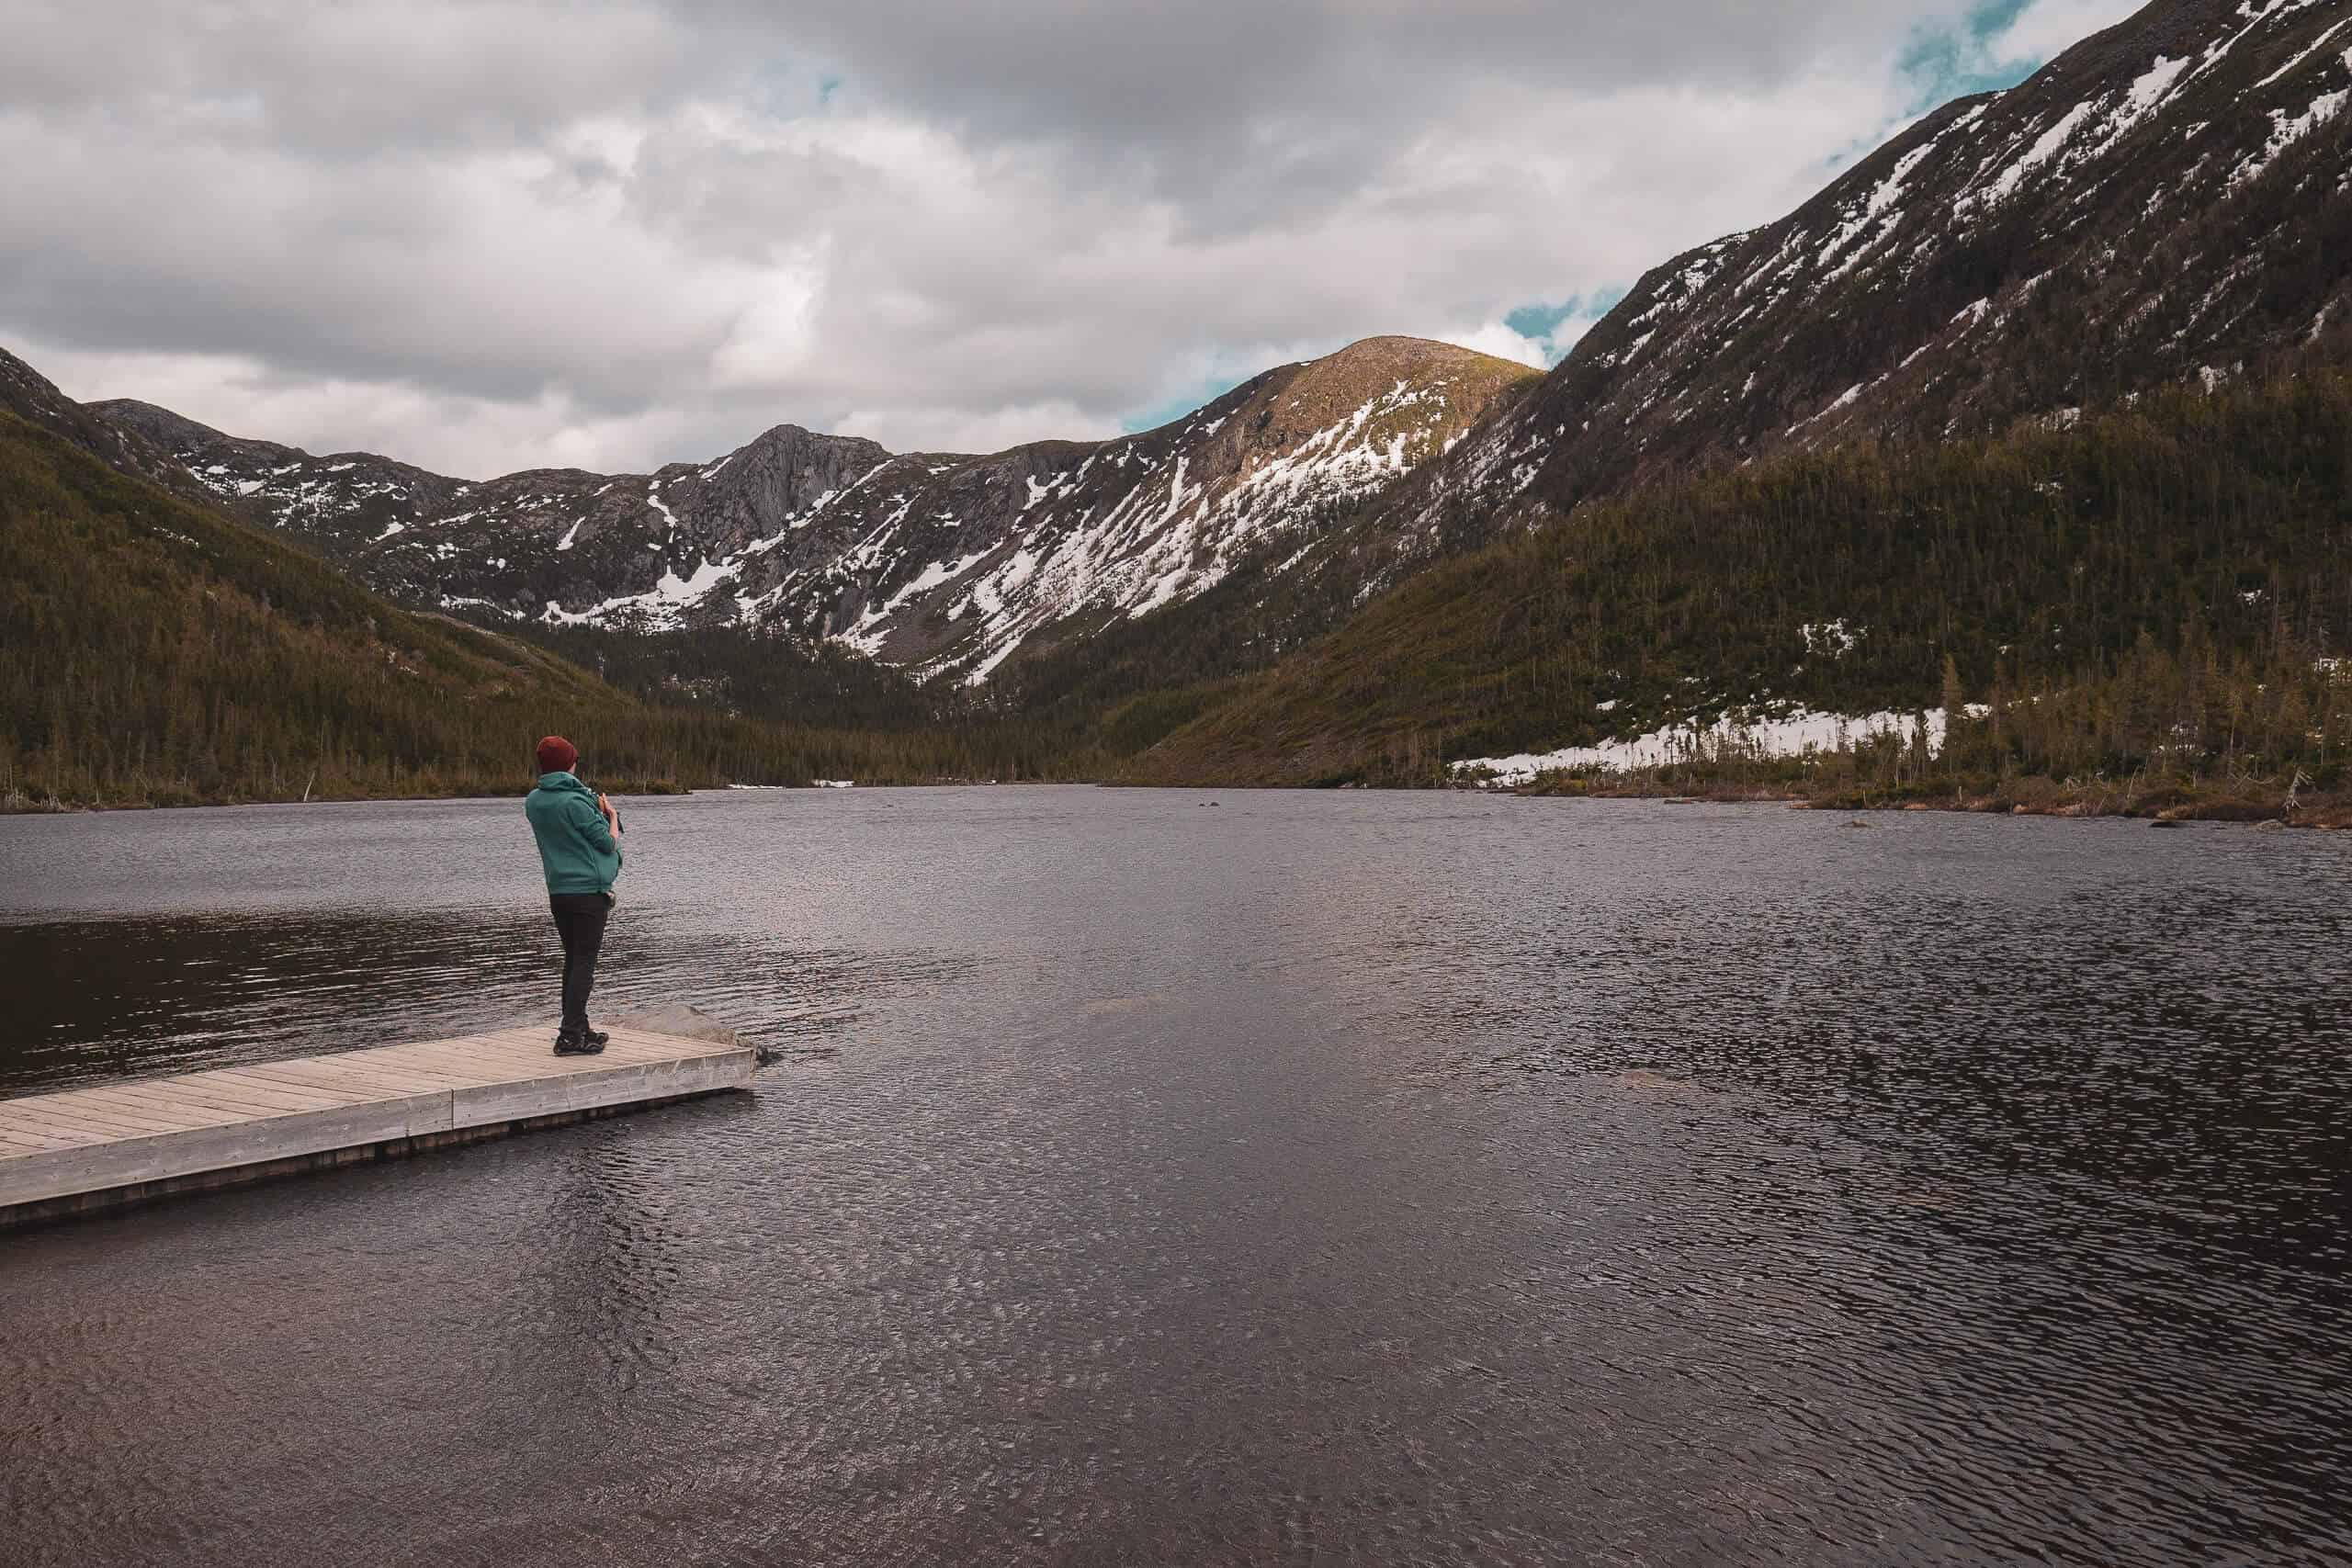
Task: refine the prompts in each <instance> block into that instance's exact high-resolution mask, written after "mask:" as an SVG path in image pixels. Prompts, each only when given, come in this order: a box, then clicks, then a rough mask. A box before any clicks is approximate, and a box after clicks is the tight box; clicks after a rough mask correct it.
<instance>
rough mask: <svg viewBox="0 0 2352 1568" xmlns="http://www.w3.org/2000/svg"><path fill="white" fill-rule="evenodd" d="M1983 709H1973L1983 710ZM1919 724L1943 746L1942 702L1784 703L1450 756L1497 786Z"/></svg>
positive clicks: (1846, 738)
mask: <svg viewBox="0 0 2352 1568" xmlns="http://www.w3.org/2000/svg"><path fill="white" fill-rule="evenodd" d="M1983 711H1984V710H1983V709H1981V708H1979V707H1972V708H1971V709H1970V712H1971V713H1972V714H1973V715H1981V713H1982V712H1983ZM1921 726H1924V727H1925V728H1926V729H1927V732H1928V750H1930V751H1938V750H1942V748H1943V742H1944V732H1945V715H1944V711H1943V710H1942V709H1941V708H1929V709H1928V710H1926V711H1924V712H1921V713H1916V714H1906V713H1873V714H1860V715H1849V714H1835V713H1821V712H1817V711H1815V710H1814V709H1811V708H1801V707H1786V708H1779V709H1777V710H1757V711H1748V712H1741V713H1736V714H1731V715H1726V716H1724V717H1723V718H1721V719H1718V720H1717V721H1715V722H1714V723H1713V724H1711V725H1701V724H1690V725H1679V726H1674V725H1669V726H1668V727H1666V728H1662V729H1655V730H1652V731H1650V732H1649V733H1648V734H1646V735H1637V736H1634V737H1633V738H1632V739H1625V740H1605V741H1603V742H1601V743H1600V745H1598V746H1564V747H1562V748H1560V749H1559V750H1556V751H1544V752H1540V753H1526V752H1523V753H1521V754H1520V755H1518V756H1515V757H1480V758H1477V759H1475V760H1474V761H1466V762H1456V763H1454V764H1453V773H1456V774H1458V775H1463V776H1473V775H1486V776H1489V777H1491V779H1492V781H1493V782H1494V783H1496V784H1505V785H1513V784H1527V783H1530V782H1532V780H1534V779H1535V778H1536V777H1537V776H1538V775H1540V774H1543V773H1565V772H1567V771H1569V770H1572V769H1574V770H1592V771H1599V772H1603V773H1623V772H1631V771H1634V770H1636V769H1640V768H1656V767H1663V766H1665V765H1667V764H1668V763H1670V762H1678V761H1687V760H1689V759H1691V758H1692V757H1694V756H1697V755H1702V754H1706V753H1713V752H1716V751H1720V750H1726V749H1728V750H1739V751H1743V752H1746V753H1747V754H1748V755H1751V756H1758V757H1802V756H1804V755H1805V754H1807V753H1808V752H1818V751H1835V750H1842V749H1844V748H1845V747H1848V746H1850V745H1852V744H1853V743H1854V742H1856V741H1858V740H1866V739H1871V738H1872V737H1875V736H1883V735H1884V736H1894V737H1896V738H1898V739H1903V740H1905V742H1907V741H1908V740H1909V739H1911V737H1912V735H1913V734H1914V732H1915V730H1916V729H1917V728H1919V727H1921Z"/></svg>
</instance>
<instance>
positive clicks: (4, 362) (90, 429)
mask: <svg viewBox="0 0 2352 1568" xmlns="http://www.w3.org/2000/svg"><path fill="white" fill-rule="evenodd" d="M0 410H5V411H6V412H9V413H12V414H15V415H16V416H17V418H19V419H22V420H25V421H27V422H28V423H32V424H36V425H39V426H40V428H42V429H44V430H48V431H51V432H53V433H54V434H59V435H62V436H63V437H65V439H67V440H68V441H71V442H73V443H74V445H75V446H80V447H82V448H83V449H84V450H85V451H87V452H89V453H91V454H93V455H94V456H96V457H97V458H98V459H99V460H100V461H102V462H105V463H107V464H108V465H110V466H111V467H113V468H118V469H120V470H121V471H122V472H124V473H127V474H130V475H133V476H135V477H137V478H139V479H147V480H149V481H151V482H153V483H156V484H161V485H163V486H164V488H165V489H167V490H171V491H176V492H177V493H179V494H182V495H194V494H198V493H201V487H200V486H198V485H197V484H196V483H195V482H194V481H193V480H191V479H189V477H188V474H187V469H185V468H182V467H181V466H180V465H179V464H178V463H177V462H175V461H174V460H173V454H172V452H171V449H170V448H169V447H168V446H164V445H161V444H159V443H156V442H153V441H151V440H149V439H148V438H147V437H146V436H145V435H143V434H141V433H140V432H139V431H138V430H137V429H135V428H131V427H127V426H124V425H122V424H119V423H116V422H115V421H113V420H110V419H107V418H106V417H104V416H103V415H101V414H99V413H96V412H92V411H91V410H90V409H88V408H85V407H84V406H83V405H82V404H80V403H77V402H75V401H74V400H73V399H71V398H69V397H67V396H66V395H65V394H64V393H63V392H62V391H60V390H58V389H57V386H56V384H55V383H54V382H52V381H51V380H50V378H48V377H46V376H43V375H42V374H41V373H40V371H38V370H36V369H34V368H33V367H31V366H29V365H28V364H26V363H25V362H24V361H23V360H21V359H19V358H17V356H16V355H13V354H10V353H9V352H8V351H7V350H6V349H0Z"/></svg>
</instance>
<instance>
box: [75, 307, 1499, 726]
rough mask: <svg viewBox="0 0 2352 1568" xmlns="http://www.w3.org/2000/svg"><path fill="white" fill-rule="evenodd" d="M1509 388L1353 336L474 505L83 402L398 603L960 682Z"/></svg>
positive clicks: (1312, 515) (1397, 467)
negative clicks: (1138, 406) (708, 641)
mask: <svg viewBox="0 0 2352 1568" xmlns="http://www.w3.org/2000/svg"><path fill="white" fill-rule="evenodd" d="M1532 379H1533V377H1532V373H1531V372H1529V371H1528V370H1526V369H1525V368H1524V367H1521V366H1517V365H1513V364H1510V363H1509V362H1507V361H1503V360H1498V359H1493V358H1489V357H1487V356H1486V355H1477V354H1473V353H1470V352H1469V351H1467V350H1464V349H1459V348H1454V347H1452V346H1450V345H1448V344H1436V343H1429V342H1424V341H1422V340H1419V339H1412V338H1374V339H1371V340H1368V341H1366V342H1363V343H1359V344H1354V345H1353V346H1351V347H1349V348H1346V349H1343V350H1341V351H1340V352H1339V353H1337V354H1334V355H1329V357H1327V358H1324V359H1320V360H1316V361H1313V362H1311V363H1307V364H1303V365H1292V366H1285V367H1282V368H1280V369H1277V370H1272V371H1269V372H1267V373H1265V374H1264V375H1262V376H1260V377H1258V378H1256V379H1255V380H1252V381H1250V382H1249V383H1248V384H1246V385H1244V386H1242V387H1239V388H1237V389H1234V390H1233V391H1232V392H1229V393H1227V395H1226V396H1224V397H1222V398H1220V399H1218V400H1216V401H1215V402H1213V403H1211V404H1210V405H1209V406H1207V407H1206V408H1204V409H1201V410H1199V411H1198V412H1194V413H1193V414H1192V415H1190V416H1188V417H1186V418H1184V419H1182V420H1179V421H1177V422H1176V423H1172V424H1169V425H1166V426H1163V427H1162V428H1160V429H1158V430H1154V431H1149V432H1146V433H1144V434H1137V435H1134V436H1129V437H1123V438H1121V439H1118V440H1115V441H1108V442H1099V443H1073V442H1048V443H1043V444H1039V445H1035V446H1023V447H1019V448H1016V449H1014V450H1012V451H1010V452H1003V453H998V454H995V455H993V456H989V457H963V456H944V455H925V454H911V455H899V456H893V455H892V454H890V453H888V452H887V451H885V450H884V449H883V448H882V447H880V446H876V445H875V444H874V443H873V442H870V441H865V440H859V439H854V438H848V437H842V436H831V435H820V434H811V433H810V432H809V431H806V430H802V429H799V428H798V427H797V426H792V425H781V426H778V427H777V428H775V429H774V430H771V431H769V432H768V433H766V434H763V435H762V436H760V437H759V438H758V439H757V440H755V441H753V442H752V443H751V444H750V445H749V446H744V447H742V448H741V449H740V450H738V451H735V452H732V453H729V454H728V455H727V456H726V457H721V458H719V459H718V460H717V461H715V462H711V463H707V464H699V465H692V464H673V465H672V466H670V467H668V468H662V470H661V471H659V472H658V473H654V474H650V475H639V474H629V475H602V474H589V473H583V472H581V471H578V470H539V471H533V472H527V473H519V474H510V475H507V476H505V477H504V478H503V479H492V480H488V481H484V482H481V483H478V484H469V483H467V482H464V481H462V480H458V479H446V478H443V477H441V476H439V475H435V474H429V473H426V472H424V471H423V470H422V469H418V468H410V467H408V466H406V465H404V464H400V463H395V462H392V461H390V460H389V459H386V458H382V457H373V456H370V455H368V454H364V453H340V454H334V455H331V456H328V457H312V456H311V455H310V454H307V453H304V452H301V451H299V450H296V449H294V448H291V447H286V446H276V445H274V444H272V443H268V442H262V441H247V440H240V439H237V438H235V437H232V436H227V435H223V434H220V432H218V431H215V430H212V429H209V427H207V426H204V425H200V424H198V423H194V422H193V421H189V420H186V419H182V418H180V417H179V416H178V415H176V414H174V413H172V412H169V411H167V410H164V409H158V408H154V407H153V406H151V405H148V404H144V403H137V402H129V401H118V402H109V403H101V404H93V405H91V407H92V409H93V410H94V411H95V412H97V413H99V414H102V415H104V416H105V417H106V418H107V419H109V420H112V421H113V422H115V423H117V424H118V425H120V426H122V427H124V428H126V429H129V430H131V431H134V432H136V433H138V434H141V435H143V436H144V437H145V438H146V439H147V440H149V441H151V442H153V443H154V444H155V445H156V446H161V447H162V448H164V449H165V450H167V451H169V452H171V453H172V454H174V455H175V456H176V457H178V458H179V460H180V461H181V462H182V463H184V464H185V465H186V466H187V469H188V470H189V471H190V472H191V473H193V474H194V475H195V476H196V477H197V478H198V479H200V480H201V481H202V482H203V483H204V484H206V485H207V486H209V487H210V489H211V490H212V491H214V492H215V493H217V494H218V495H220V496H221V497H223V498H225V499H229V500H232V501H236V502H242V503H243V504H244V505H245V506H246V507H247V508H248V509H250V510H254V511H257V512H258V513H261V514H262V515H264V516H266V517H267V518H268V519H269V520H270V521H272V522H274V523H276V524H277V525H279V526H281V527H283V528H286V529H288V530H289V531H291V532H295V533H297V534H300V535H303V536H307V537H310V538H311V539H312V540H313V541H314V542H315V543H316V544H317V545H318V547H320V548H322V550H324V551H325V552H326V553H327V554H329V555H330V556H331V557H333V558H336V559H338V560H340V561H342V562H343V563H344V564H345V565H346V566H347V567H349V568H350V569H351V570H354V571H355V572H356V573H357V574H358V575H359V576H360V577H361V578H362V579H363V580H365V581H367V582H368V584H369V585H370V586H373V587H375V588H378V589H379V590H381V591H383V592H388V593H390V594H392V595H393V596H395V597H397V598H401V599H402V600H404V601H407V602H409V603H412V604H424V605H429V606H431V607H434V608H440V609H469V610H472V611H475V612H477V613H481V614H486V615H498V616H503V617H508V618H515V619H528V618H537V619H546V620H552V621H559V622H579V621H593V622H595V623H598V624H602V625H608V626H648V627H659V626H677V625H685V624H700V623H704V622H710V621H721V622H740V623H745V624H756V625H763V626H764V625H781V626H787V627H789V628H790V629H792V630H793V631H795V632H798V633H801V634H804V635H813V636H819V637H836V638H839V639H842V640H843V641H845V642H848V643H850V644H852V645H854V646H855V647H857V648H858V649H862V650H864V651H865V652H868V653H871V654H873V655H876V657H878V658H881V659H883V660H888V661H890V662H893V663H899V664H904V665H908V666H911V667H914V668H916V669H917V670H919V671H922V672H923V673H925V674H933V675H953V676H956V677H959V678H963V679H967V680H975V681H977V680H984V679H985V678H986V677H987V676H988V675H989V672H991V671H993V670H995V669H996V668H997V666H998V665H999V664H1001V662H1002V661H1003V660H1005V659H1006V658H1008V657H1010V656H1011V655H1012V653H1013V652H1014V651H1015V650H1016V649H1019V648H1020V647H1021V646H1022V644H1023V642H1024V640H1026V639H1027V638H1029V637H1031V636H1032V635H1033V634H1035V632H1037V631H1038V630H1039V629H1041V628H1043V627H1045V626H1050V625H1054V624H1055V623H1057V622H1061V621H1064V620H1065V619H1066V618H1068V617H1071V616H1075V615H1087V614H1093V615H1105V616H1110V615H1130V616H1134V615H1145V614H1148V612H1150V611H1151V610H1153V609H1155V608H1157V607H1159V606H1161V605H1164V604H1170V603H1174V602H1178V601H1181V600H1183V599H1187V598H1190V597H1193V596H1194V595H1196V594H1199V593H1201V592H1205V591H1206V590H1207V589H1209V588H1211V587H1213V586H1215V585H1216V583H1217V582H1218V581H1221V580H1222V579H1223V578H1224V577H1225V576H1226V574H1227V572H1228V571H1229V570H1231V569H1232V567H1233V565H1234V564H1235V562H1237V561H1238V560H1239V559H1241V558H1243V557H1245V556H1247V555H1250V554H1251V553H1252V552H1263V551H1268V550H1278V549H1280V548H1281V547H1282V546H1283V541H1284V540H1285V539H1287V538H1289V537H1291V536H1297V537H1298V538H1299V539H1300V541H1301V543H1302V544H1304V543H1305V542H1306V540H1308V539H1310V538H1312V537H1313V536H1314V535H1315V534H1316V532H1317V530H1318V529H1319V528H1320V527H1321V526H1322V525H1324V524H1326V523H1327V522H1328V521H1329V518H1330V517H1331V516H1332V514H1333V513H1334V512H1335V511H1336V510H1338V509H1340V508H1343V507H1346V506H1347V505H1349V504H1351V503H1352V502H1357V501H1359V500H1361V499H1362V498H1363V497H1366V496H1368V495H1371V494H1374V493H1375V492H1377V491H1381V490H1382V489H1383V488H1384V487H1386V486H1388V485H1390V484H1392V483H1393V482H1394V481H1395V480H1397V479H1398V478H1399V477H1400V476H1402V475H1404V474H1406V473H1408V471H1410V470H1411V469H1413V468H1416V467H1418V466H1419V465H1422V464H1424V463H1426V462H1428V461H1429V460H1430V459H1432V458H1434V457H1440V456H1442V454H1443V453H1444V452H1445V451H1446V450H1447V449H1448V448H1449V447H1450V446H1452V445H1453V443H1455V442H1456V441H1458V440H1459V439H1460V438H1461V437H1462V435H1463V434H1464V432H1466V431H1467V430H1469V429H1470V428H1471V427H1472V426H1473V425H1474V424H1475V423H1476V422H1477V421H1478V419H1479V418H1480V417H1481V416H1482V415H1484V414H1486V413H1487V412H1489V411H1490V410H1491V409H1492V408H1493V407H1494V406H1495V405H1496V404H1497V403H1498V400H1506V399H1507V398H1508V397H1509V396H1510V395H1511V394H1513V393H1514V392H1516V391H1517V390H1519V389H1523V388H1525V387H1526V386H1527V385H1529V384H1530V383H1531V382H1532Z"/></svg>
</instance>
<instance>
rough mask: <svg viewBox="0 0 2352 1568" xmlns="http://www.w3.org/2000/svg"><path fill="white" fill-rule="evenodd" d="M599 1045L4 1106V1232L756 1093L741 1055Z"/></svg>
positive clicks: (511, 1036) (341, 1062)
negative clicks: (189, 1193) (584, 1050)
mask: <svg viewBox="0 0 2352 1568" xmlns="http://www.w3.org/2000/svg"><path fill="white" fill-rule="evenodd" d="M608 1032H609V1033H610V1034H611V1036H612V1043H610V1044H609V1045H607V1046H606V1047H605V1050H604V1052H603V1053H602V1054H601V1055H594V1056H559V1055H555V1054H554V1053H553V1052H552V1051H551V1050H550V1049H549V1046H550V1045H551V1043H552V1035H551V1034H550V1033H549V1032H547V1031H542V1030H529V1031H526V1030H501V1031H499V1032H495V1033H492V1034H476V1035H469V1036H467V1037H466V1038H464V1039H459V1040H428V1041H423V1042H419V1043H413V1044H407V1045H387V1046H382V1047H379V1048H378V1049H374V1050H367V1051H344V1052H338V1053H335V1054H334V1055H325V1056H304V1057H300V1058H298V1059H296V1060H293V1061H285V1062H266V1063H259V1064H256V1065H254V1066H241V1067H219V1068H215V1069H213V1070H212V1071H209V1072H202V1073H189V1074H187V1075H186V1076H184V1077H168V1078H143V1079H134V1080H130V1081H128V1082H124V1083H119V1084H107V1085H105V1086H104V1087H101V1088H97V1089H71V1090H68V1091H66V1092H64V1093H62V1094H41V1095H33V1096H29V1097H28V1098H25V1099H20V1100H0V1224H16V1223H21V1222H23V1221H26V1220H32V1219H40V1218H45V1217H48V1216H51V1215H54V1214H61V1213H76V1212H79V1211H81V1210H85V1209H93V1208H102V1207H107V1206H109V1205H112V1204H115V1203H120V1202H126V1201H134V1200H137V1199H141V1198H147V1197H153V1196H156V1195H158V1194H161V1193H164V1192H170V1191H178V1190H185V1189H187V1188H195V1187H216V1186H224V1185H228V1184H230V1183H233V1182H241V1181H251V1180H256V1179H261V1178H263V1177H267V1176H275V1175H279V1174H282V1173H285V1172H288V1171H294V1170H303V1169H310V1168H315V1167H319V1166H326V1165H342V1164H346V1163H349V1162H353V1161H357V1160H368V1159H381V1158H385V1157H388V1156H398V1155H404V1154H413V1153H414V1152H416V1151H418V1150H420V1149H426V1148H433V1147H437V1146H439V1145H446V1144H453V1143H469V1142H472V1141H474V1140H476V1139H480V1138H490V1137H498V1136H501V1135H503V1134H507V1133H513V1132H517V1131H521V1130H524V1129H526V1128H532V1127H542V1126H551V1125H555V1124H558V1123H560V1122H576V1121H579V1120H582V1119H583V1118H585V1117H589V1116H599V1115H609V1114H612V1113H614V1112H616V1111H634V1110H639V1109H642V1108H644V1107H646V1106H650V1105H660V1104H662V1103H665V1102H667V1101H670V1100H684V1099H688V1098H690V1097H693V1096H695V1095H704V1094H713V1093H717V1092H718V1091H720V1090H724V1089H749V1088H750V1087H751V1083H752V1066H753V1060H754V1054H753V1052H752V1051H751V1050H750V1049H749V1048H747V1047H744V1046H741V1045H738V1044H733V1043H728V1044H714V1043H709V1042H707V1041H702V1040H689V1039H684V1038H683V1037H681V1036H678V1035H672V1034H654V1033H650V1032H645V1031H642V1030H634V1029H617V1028H616V1029H609V1030H608Z"/></svg>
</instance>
